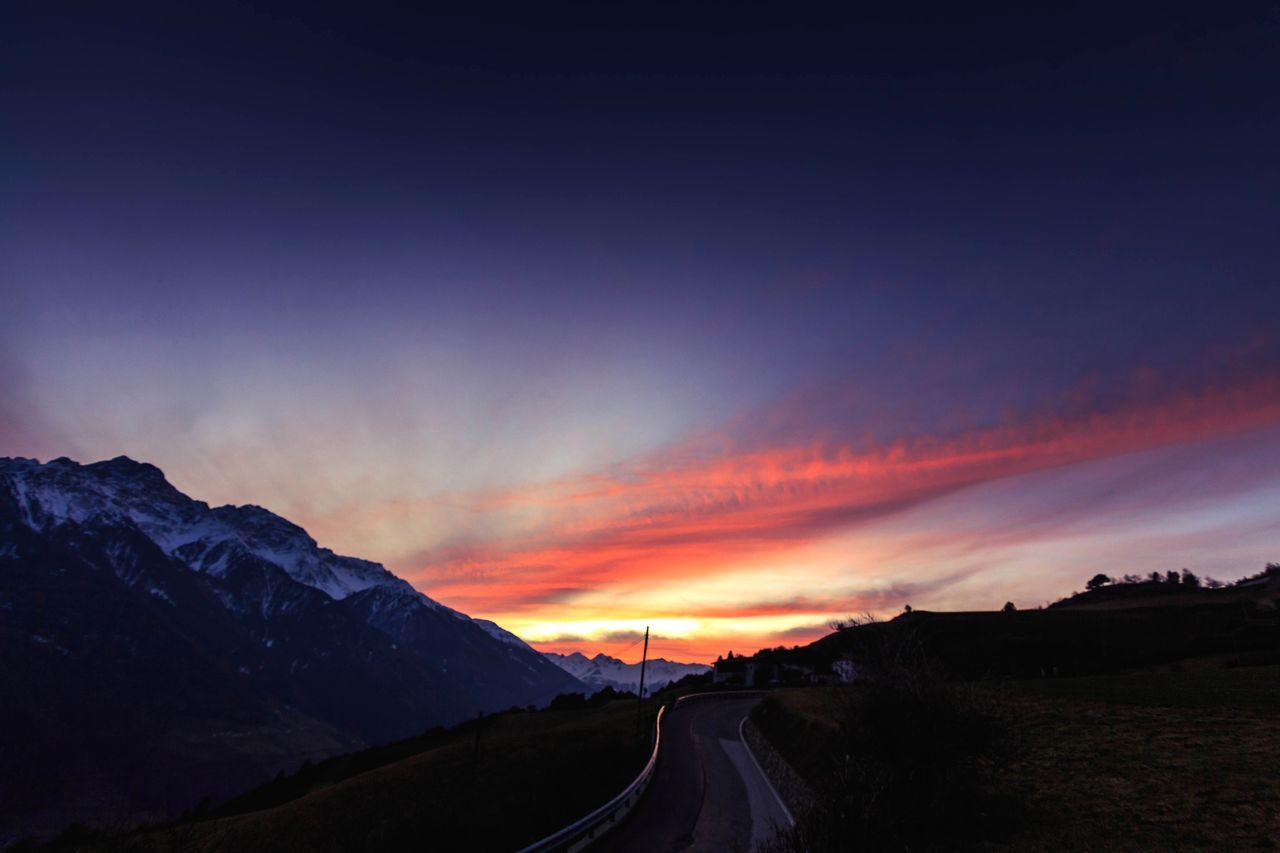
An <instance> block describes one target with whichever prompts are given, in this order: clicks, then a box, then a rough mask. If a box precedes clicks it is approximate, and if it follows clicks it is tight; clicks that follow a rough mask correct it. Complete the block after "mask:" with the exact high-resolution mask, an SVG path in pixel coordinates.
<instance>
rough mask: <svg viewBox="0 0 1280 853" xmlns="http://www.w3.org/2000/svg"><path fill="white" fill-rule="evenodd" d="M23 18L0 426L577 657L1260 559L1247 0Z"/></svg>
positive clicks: (777, 637) (1265, 439) (1266, 508)
mask: <svg viewBox="0 0 1280 853" xmlns="http://www.w3.org/2000/svg"><path fill="white" fill-rule="evenodd" d="M40 5H42V4H36V5H33V6H31V7H30V8H31V12H32V17H31V18H30V19H29V20H24V19H23V17H22V16H23V10H22V9H17V10H8V11H6V13H5V17H6V25H5V26H4V27H0V115H3V116H4V118H3V119H2V120H0V180H2V183H0V187H2V188H0V306H2V310H0V455H10V456H11V455H22V456H34V457H37V458H40V459H42V460H46V459H49V458H53V457H57V456H64V455H65V456H70V457H72V458H74V459H77V460H80V461H84V462H88V461H94V460H98V459H103V458H110V457H113V456H116V455H119V454H122V453H123V454H128V455H130V456H132V457H134V458H137V459H140V460H145V461H149V462H153V463H155V464H156V465H158V466H160V467H161V468H162V469H163V470H164V471H165V473H166V475H167V476H168V477H169V479H170V481H171V482H173V483H174V484H175V485H176V486H177V487H178V488H180V489H182V490H183V491H185V492H187V493H188V494H190V495H192V496H193V497H196V498H200V499H203V500H207V501H209V502H210V503H213V504H219V503H228V502H230V503H241V504H242V503H255V504H260V505H263V506H266V507H268V508H270V509H272V510H274V511H276V512H278V513H280V514H281V515H284V516H285V517H287V518H289V519H291V520H293V521H295V522H297V523H299V524H301V525H303V526H304V527H306V528H307V529H308V530H309V531H310V532H311V534H312V535H313V536H315V538H316V539H317V540H318V541H319V542H320V544H322V545H325V546H328V547H332V548H333V549H334V550H336V551H338V552H340V553H345V554H352V555H357V556H361V557H365V558H368V559H373V560H378V561H380V562H383V563H385V564H386V565H387V566H388V568H390V569H392V570H393V571H395V572H397V573H399V574H401V575H403V576H405V577H406V578H408V579H410V580H411V581H412V582H413V583H414V584H415V585H416V586H417V587H418V588H419V589H421V590H422V591H423V592H425V593H427V594H428V595H430V596H432V597H434V598H436V599H438V600H440V601H442V602H444V603H445V604H447V605H449V606H451V607H454V608H456V609H459V610H462V611H464V612H466V613H469V614H472V615H475V616H483V617H486V618H490V619H494V620H496V621H498V622H499V623H500V624H502V625H503V626H504V627H507V628H509V629H510V630H513V631H515V632H516V633H517V634H519V635H520V636H522V637H524V638H525V639H526V640H528V641H530V642H532V643H534V644H535V645H537V646H538V647H539V648H542V649H545V650H557V651H570V650H581V651H584V652H588V653H594V652H596V651H608V652H610V653H616V654H619V655H620V656H621V657H623V658H625V659H628V660H634V659H638V657H639V653H640V649H639V646H638V645H637V637H638V632H643V630H644V627H645V626H646V625H648V626H652V629H653V633H654V642H653V645H652V652H653V653H654V654H660V655H662V656H665V657H668V658H672V659H679V660H710V659H714V658H715V657H716V655H718V654H720V653H722V652H725V651H728V650H730V649H732V650H734V651H754V650H755V649H757V648H759V647H762V646H772V645H777V644H787V645H792V644H795V643H802V642H807V641H809V640H811V639H814V638H816V637H818V636H821V635H822V634H824V633H826V632H827V630H828V629H827V627H826V626H827V623H828V622H829V621H830V620H831V619H834V618H839V617H843V616H846V615H850V614H857V613H862V612H874V613H878V614H881V615H891V614H894V613H897V612H899V611H901V609H902V608H903V606H904V605H906V604H911V605H912V606H913V607H916V608H921V609H952V608H979V609H981V608H986V609H990V608H997V607H999V606H1000V605H1002V604H1003V603H1004V602H1005V601H1006V600H1012V601H1014V602H1015V603H1016V604H1017V606H1019V607H1031V606H1036V605H1039V604H1043V603H1045V602H1046V601H1050V600H1053V599H1056V598H1058V597H1060V596H1062V595H1065V594H1067V593H1069V592H1071V591H1072V590H1074V589H1079V588H1081V587H1082V586H1083V583H1084V581H1085V580H1086V579H1087V578H1088V577H1089V576H1091V575H1092V574H1094V573H1095V572H1098V571H1103V572H1107V573H1112V574H1120V573H1126V572H1133V573H1143V574H1145V573H1147V572H1150V571H1152V570H1166V569H1172V568H1181V567H1184V566H1186V567H1190V568H1191V569H1193V570H1194V571H1196V572H1198V573H1201V574H1206V575H1210V576H1215V577H1219V578H1222V579H1224V580H1231V579H1235V578H1237V577H1239V576H1241V575H1244V574H1248V573H1253V572H1256V571H1258V570H1260V569H1261V568H1262V565H1263V564H1264V563H1265V562H1266V561H1268V560H1280V157H1277V155H1276V152H1277V151H1280V13H1277V12H1276V10H1275V6H1274V4H1265V3H1260V4H1256V5H1255V4H1249V3H1241V4H1228V5H1229V8H1225V7H1224V8H1217V7H1215V8H1212V9H1206V7H1204V5H1203V4H1177V3H1173V4H1162V5H1160V6H1159V7H1158V11H1129V12H1125V11H1117V10H1116V9H1115V8H1113V6H1114V4H1108V5H1103V4H1098V5H1096V6H1093V7H1090V6H1087V5H1086V6H1077V7H1074V8H1073V9H1071V10H1055V11H1052V12H1044V11H1034V12H1033V11H1028V10H1026V9H1025V8H1024V6H1026V5H1040V4H1011V5H1010V6H1008V7H1007V8H1005V9H1004V11H1003V12H1001V13H999V14H995V13H992V14H985V13H983V14H979V13H977V12H975V10H974V9H973V8H971V7H970V6H967V5H965V6H963V7H957V8H955V9H953V10H952V11H945V12H929V11H928V10H927V8H925V7H920V6H916V5H913V6H912V7H911V9H910V10H909V12H910V13H909V14H908V13H907V12H903V13H901V14H897V13H894V12H891V11H888V9H889V8H891V7H890V6H888V5H886V6H885V7H879V6H876V7H871V6H868V7H866V9H867V11H863V12H861V13H859V14H858V15H856V16H850V17H843V18H834V17H832V16H829V15H826V14H820V13H814V14H812V15H811V16H809V17H808V18H807V19H805V21H804V23H801V24H796V23H790V24H787V25H785V26H782V25H780V24H779V22H777V21H775V20H773V19H772V18H771V17H770V16H769V15H768V14H764V13H760V14H757V13H755V12H752V11H750V10H748V9H746V8H745V7H743V6H740V5H737V4H725V5H704V6H698V7H696V9H697V11H691V10H690V8H679V9H678V10H677V8H676V7H672V8H671V10H670V11H668V12H665V13H664V12H661V11H658V10H654V9H648V8H643V7H635V8H634V9H632V12H631V13H630V14H627V15H623V13H622V11H621V10H620V9H617V8H615V9H613V10H612V13H611V14H612V15H615V16H617V17H616V18H614V17H597V14H599V15H603V14H605V13H596V12H590V11H587V7H583V9H580V10H579V11H578V13H576V14H575V15H574V16H573V17H563V18H558V19H552V18H551V17H547V16H545V15H538V16H536V17H527V18H521V17H519V16H513V15H510V14H505V15H502V16H497V15H487V14H482V13H479V12H477V13H476V15H475V17H464V16H452V17H448V18H428V17H426V16H425V14H423V15H422V16H418V15H415V14H410V13H405V12H396V11H393V10H392V9H391V8H390V7H388V9H387V10H386V11H385V12H378V13H371V12H370V11H369V8H372V7H365V6H363V5H362V7H361V14H360V17H359V18H356V17H349V16H345V15H343V14H341V13H338V12H332V11H330V10H327V9H326V8H324V6H323V4H319V5H317V4H303V5H299V6H298V7H297V10H296V12H295V13H294V14H278V15H271V16H268V15H266V14H262V13H259V12H255V11H253V9H252V8H251V7H250V5H249V4H216V7H217V8H209V9H204V10H193V9H191V8H187V7H188V5H189V4H165V5H156V6H154V7H150V8H149V9H148V11H147V13H146V14H144V15H137V14H134V15H130V16H128V17H125V16H123V14H122V13H121V12H120V10H119V8H118V7H117V6H116V4H89V3H85V4H68V5H66V6H65V11H64V13H63V14H61V15H50V14H48V13H47V11H45V12H44V13H42V14H39V15H37V14H35V11H36V8H37V6H40ZM529 14H530V15H532V14H533V13H529Z"/></svg>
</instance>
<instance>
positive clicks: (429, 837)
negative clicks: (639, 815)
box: [54, 700, 656, 853]
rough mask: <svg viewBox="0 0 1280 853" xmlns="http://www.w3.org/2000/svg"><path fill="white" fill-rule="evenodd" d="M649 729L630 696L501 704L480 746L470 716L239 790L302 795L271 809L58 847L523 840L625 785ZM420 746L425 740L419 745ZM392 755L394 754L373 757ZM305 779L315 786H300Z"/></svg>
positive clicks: (345, 846) (438, 845)
mask: <svg viewBox="0 0 1280 853" xmlns="http://www.w3.org/2000/svg"><path fill="white" fill-rule="evenodd" d="M651 710H652V711H656V706H654V708H652V709H651ZM646 723H651V717H650V718H649V719H648V720H646ZM648 728H649V726H648V725H647V726H646V732H645V733H644V734H643V735H642V736H637V731H636V705H635V703H634V701H626V700H621V701H614V702H610V703H609V704H607V705H604V706H602V707H595V708H581V709H574V710H567V711H539V712H527V713H506V714H499V715H495V716H492V717H488V718H485V719H484V721H483V722H482V724H481V727H480V737H479V748H478V750H477V748H476V726H475V724H474V723H473V724H468V725H465V726H459V727H457V728H455V729H451V730H448V731H445V732H436V733H431V734H428V735H425V736H424V737H423V738H420V739H412V740H410V741H406V742H405V743H404V744H402V745H399V746H397V747H384V748H381V751H375V752H371V753H369V754H366V755H364V756H363V757H361V754H356V755H354V756H349V757H346V758H343V759H335V760H333V761H332V762H329V763H328V764H327V765H320V766H319V767H318V768H315V769H312V770H309V771H304V772H302V773H300V774H299V777H298V778H294V779H284V780H279V781H277V782H276V783H273V784H272V785H269V786H265V787H264V788H263V789H262V790H261V791H259V792H251V793H250V794H249V795H246V796H245V797H243V798H240V800H239V802H240V803H241V804H242V805H243V804H245V803H252V802H255V801H258V802H262V801H272V800H279V799H281V796H280V794H281V792H285V793H288V792H293V793H297V794H299V795H298V796H296V797H294V798H293V799H288V800H287V801H284V802H280V803H279V804H277V805H273V806H271V807H269V808H263V809H260V810H257V811H251V812H248V813H244V814H234V815H229V816H222V817H216V816H215V817H212V818H210V819H204V820H198V821H194V822H188V823H183V824H178V825H175V826H170V827H163V828H159V829H153V830H149V831H145V832H138V833H134V834H132V835H129V836H125V837H114V838H96V839H88V840H86V839H75V838H67V839H64V843H63V844H62V845H61V848H54V849H75V850H86V851H88V850H96V851H138V852H139V853H143V851H147V853H152V852H153V851H171V850H172V851H177V850H181V851H191V852H192V853H195V851H233V850H234V851H244V853H254V851H264V853H265V851H281V852H282V853H288V851H308V853H313V852H315V851H334V852H335V853H336V851H348V850H379V851H396V850H422V849H442V850H451V849H468V850H513V849H518V848H520V847H522V846H524V845H526V844H528V843H530V842H532V841H535V840H537V839H538V838H541V837H542V836H544V835H546V834H549V833H551V832H553V831H555V830H557V829H559V828H560V827H562V826H564V825H565V824H567V823H569V822H571V821H573V820H576V819H577V818H579V817H582V816H583V815H585V814H586V813H588V812H589V811H591V810H592V809H594V808H596V807H597V806H599V805H601V804H603V803H604V802H605V801H607V800H608V799H609V798H610V797H612V796H613V795H614V794H616V793H618V792H619V791H621V790H622V789H623V788H624V787H625V786H626V785H627V784H628V783H629V782H630V781H631V779H633V778H634V776H635V774H636V773H637V772H638V770H639V769H640V767H641V766H642V765H643V763H644V760H645V758H646V757H647V751H648V749H649V745H650V744H649V735H648ZM417 746H420V747H422V748H421V750H420V751H416V752H415V751H414V749H415V748H416V747H417ZM404 753H408V754H404ZM371 756H372V757H371ZM384 759H385V760H387V761H389V763H385V764H382V765H381V766H373V767H367V765H369V764H377V763H378V761H380V760H384ZM349 773H350V775H348V774H349ZM308 779H310V780H311V781H310V782H309V783H308V782H307V780H308ZM299 780H302V783H303V786H304V787H306V786H309V787H310V789H309V790H305V791H297V790H296V789H297V788H298V786H299ZM273 789H274V790H273ZM232 805H234V802H233V804H232Z"/></svg>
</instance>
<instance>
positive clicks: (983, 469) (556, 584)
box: [414, 375, 1280, 614]
mask: <svg viewBox="0 0 1280 853" xmlns="http://www.w3.org/2000/svg"><path fill="white" fill-rule="evenodd" d="M766 417H767V415H766ZM1276 423H1280V377H1277V376H1274V375H1262V376H1253V377H1249V378H1247V379H1245V380H1242V381H1238V382H1234V383H1230V384H1225V385H1218V386H1210V387H1204V388H1201V389H1197V390H1194V391H1179V392H1173V393H1164V394H1138V395H1135V396H1134V398H1132V399H1128V400H1123V399H1121V400H1117V399H1107V400H1099V401H1095V402H1094V404H1093V405H1092V406H1086V405H1082V404H1081V402H1080V401H1078V400H1077V401H1073V404H1072V406H1071V410H1070V411H1066V412H1063V411H1055V412H1045V413H1042V414H1039V415H1033V416H1029V417H1025V418H1022V419H1018V420H1012V421H1010V422H1007V423H1002V424H999V425H996V426H990V427H985V428H975V429H970V430H967V431H961V432H957V433H955V434H951V435H946V436H941V435H932V434H928V433H924V432H922V433H918V434H915V435H911V436H905V437H903V438H900V439H898V440H895V441H892V442H888V443H884V444H880V445H875V446H870V447H867V446H861V445H858V446H855V445H853V444H846V445H841V444H839V443H834V442H832V441H829V440H827V441H820V442H819V441H815V442H810V443H803V444H800V443H796V444H790V445H777V446H764V447H750V448H746V449H738V448H736V447H735V446H734V442H731V441H729V440H728V439H727V438H726V439H725V440H724V441H723V442H722V443H721V444H720V446H719V447H716V446H715V444H716V443H715V442H714V441H708V440H707V438H706V437H701V438H699V439H698V441H697V442H686V443H683V444H681V445H678V446H674V447H671V448H669V449H668V450H667V451H665V452H662V453H657V454H652V455H650V456H646V457H644V458H641V459H637V460H633V461H632V462H631V463H628V464H626V465H623V466H619V467H617V468H614V469H611V470H609V471H604V472H600V473H597V474H593V475H587V476H581V477H575V478H568V479H563V480H558V481H555V482H551V483H544V484H533V485H530V486H527V487H524V488H519V489H510V490H504V491H503V492H501V493H494V494H488V495H481V496H476V498H475V500H476V506H477V510H478V511H481V512H494V513H500V512H503V511H510V510H513V509H514V510H516V511H527V510H529V509H536V510H537V512H538V514H539V518H540V524H539V525H538V526H536V527H533V528H531V529H529V530H528V531H527V532H525V533H523V534H521V535H518V536H513V537H509V538H505V539H499V540H497V541H490V542H484V543H476V544H468V543H462V544H455V545H453V546H450V547H446V548H440V549H433V550H431V551H428V552H425V553H422V554H420V555H418V556H417V558H416V560H415V562H416V563H417V565H418V566H420V567H421V568H420V569H419V570H418V571H417V572H415V573H414V575H415V578H416V580H418V582H419V583H420V584H422V585H423V586H424V587H425V588H427V589H428V590H429V591H430V592H431V593H432V594H435V595H439V596H440V597H442V598H444V599H445V600H446V601H459V602H462V603H463V604H465V605H466V606H470V607H472V608H474V609H479V610H481V611H484V610H489V609H493V608H501V609H502V610H503V611H504V612H513V611H520V610H525V609H532V608H534V607H535V606H538V605H539V604H540V602H542V601H545V600H546V599H545V598H544V597H543V596H544V593H545V592H546V591H547V590H564V589H582V590H597V591H598V590H600V589H602V588H607V587H608V585H609V584H611V583H618V582H622V581H626V580H628V579H644V580H646V581H656V580H666V579H673V578H679V577H681V576H682V575H687V574H689V573H691V572H692V573H696V574H698V575H699V576H703V577H705V576H706V575H708V574H713V573H715V572H716V571H717V570H721V569H724V568H726V567H728V566H731V565H733V564H734V563H735V561H741V560H750V559H755V558H758V557H760V556H761V555H763V554H768V553H774V552H778V551H783V550H786V549H788V548H791V547H794V546H796V545H797V544H800V543H807V542H811V541H813V540H815V539H820V538H821V537H823V536H826V535H829V534H832V533H834V532H837V531H841V530H845V529H849V528H851V527H855V526H857V525H859V524H862V523H865V522H868V521H871V520H874V519H879V518H884V517H886V516H889V515H893V514H895V513H899V512H902V511H904V510H908V509H912V508H915V507H919V506H922V505H924V504H927V503H929V502H931V501H935V500H937V499H939V498H941V497H944V496H947V495H950V494H953V493H955V492H957V491H959V490H961V489H965V488H968V487H971V486H974V485H977V484H981V483H986V482H992V481H995V480H1000V479H1004V478H1009V477H1014V476H1018V475H1022V474H1027V473H1030V472H1034V471H1040V470H1045V469H1049V468H1054V467H1059V466H1065V465H1071V464H1074V463H1079V462H1083V461H1088V460H1092V459H1102V458H1108V457H1113V456H1117V455H1121V454H1127V453H1132V452H1135V451H1141V450H1146V449H1151V448H1158V447H1165V446H1169V445H1174V444H1179V443H1183V442H1190V441H1196V440H1201V439H1205V438H1210V437H1214V436H1222V435H1229V434H1233V433H1238V432H1241V431H1245V430H1249V429H1252V428H1256V427H1262V426H1267V425H1271V424H1276ZM526 602H527V604H526ZM864 604H865V602H852V601H850V602H840V601H835V600H827V601H824V602H822V609H823V610H827V611H829V610H832V609H835V610H840V609H844V608H845V607H848V606H864ZM802 605H803V606H802ZM810 605H812V606H814V607H815V608H817V606H818V603H817V602H801V600H800V599H799V598H797V599H796V600H795V601H793V602H790V603H787V602H780V603H776V604H773V605H768V606H769V607H775V608H776V609H777V610H786V609H788V608H789V609H790V610H791V611H795V610H799V609H803V607H807V606H810ZM460 606H461V605H460ZM731 609H732V608H731ZM733 612H739V613H743V614H746V613H749V612H751V608H750V607H749V606H746V605H742V606H741V607H739V608H737V609H734V610H733Z"/></svg>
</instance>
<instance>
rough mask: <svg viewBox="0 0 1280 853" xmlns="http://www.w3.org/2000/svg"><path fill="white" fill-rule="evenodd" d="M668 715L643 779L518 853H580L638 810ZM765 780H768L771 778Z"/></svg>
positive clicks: (656, 733) (657, 724) (688, 697)
mask: <svg viewBox="0 0 1280 853" xmlns="http://www.w3.org/2000/svg"><path fill="white" fill-rule="evenodd" d="M764 692H766V691H764V690H732V691H717V692H707V693H687V694H685V695H684V696H680V697H678V698H677V699H676V701H675V702H674V703H672V705H671V708H672V709H675V708H679V707H680V706H681V705H682V704H684V703H685V702H690V701H693V700H697V699H714V698H723V697H725V696H741V695H743V694H752V693H764ZM666 712H667V706H666V705H663V706H662V707H661V708H659V709H658V718H657V719H656V720H655V721H654V723H653V752H651V753H650V754H649V761H648V762H647V763H646V764H645V765H644V769H643V770H641V771H640V775H638V776H636V778H635V779H634V780H633V781H632V782H631V784H630V785H628V786H627V787H626V790H624V791H623V792H622V793H621V794H619V795H618V796H616V797H614V798H613V799H612V800H610V801H609V802H607V803H605V804H604V805H603V806H601V807H600V808H598V809H596V810H595V811H593V812H592V813H591V814H589V815H587V816H586V817H584V818H582V819H581V820H578V821H575V822H574V823H571V824H569V825H568V826H566V827H565V828H564V829H562V830H560V831H559V832H556V833H552V834H551V835H548V836H547V837H546V838H543V839H542V840H540V841H535V842H533V843H532V844H530V845H529V846H528V847H525V848H524V849H522V850H520V851H519V853H577V851H579V850H584V849H586V848H587V847H589V846H590V845H592V844H594V843H595V842H596V841H597V840H598V839H599V838H600V836H602V835H604V834H605V833H606V832H608V831H609V830H611V829H613V828H614V827H615V826H617V825H618V822H619V821H621V820H622V819H623V818H624V817H626V816H627V814H628V813H629V812H630V811H631V810H632V809H633V808H635V805H636V803H638V802H640V798H641V797H642V796H644V792H645V791H647V790H648V789H649V783H650V782H651V781H652V780H653V773H654V769H655V768H656V767H657V766H658V747H660V746H661V745H662V715H663V714H665V713H666ZM765 778H766V779H767V778H768V777H765Z"/></svg>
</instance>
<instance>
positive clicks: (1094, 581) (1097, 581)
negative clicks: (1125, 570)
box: [1084, 572, 1111, 590]
mask: <svg viewBox="0 0 1280 853" xmlns="http://www.w3.org/2000/svg"><path fill="white" fill-rule="evenodd" d="M1109 583H1111V578H1109V577H1107V576H1106V575H1104V574H1102V573H1101V572H1099V573H1098V574H1096V575H1094V576H1093V577H1091V578H1089V581H1088V583H1086V584H1085V585H1084V588H1085V589H1088V590H1094V589H1102V588H1103V587H1104V586H1106V585H1107V584H1109Z"/></svg>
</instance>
